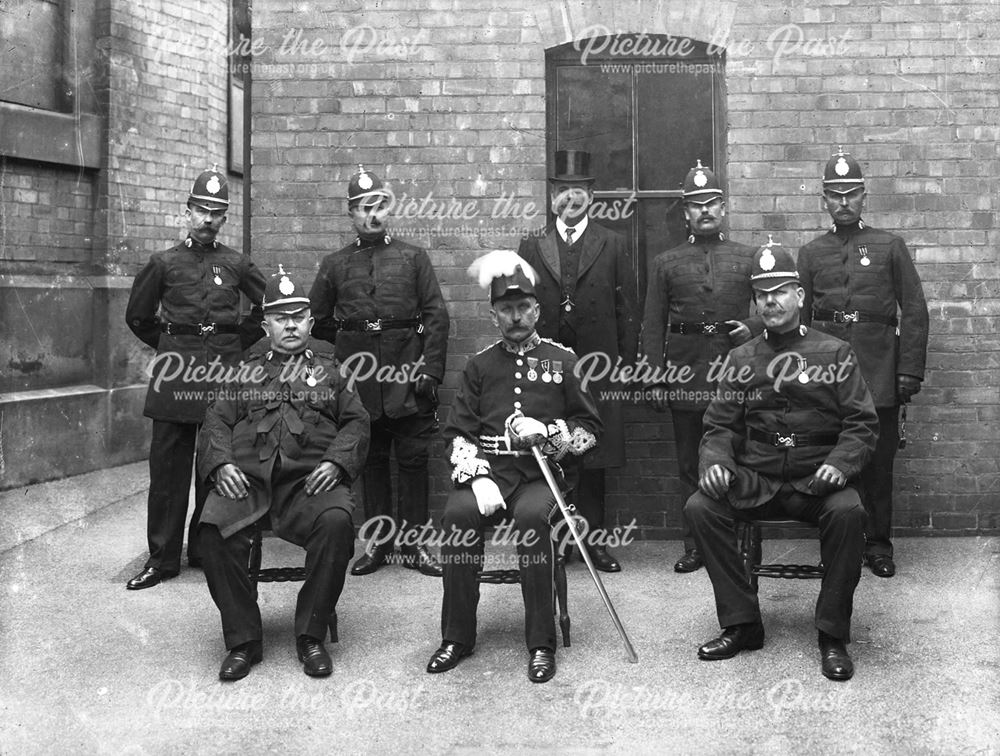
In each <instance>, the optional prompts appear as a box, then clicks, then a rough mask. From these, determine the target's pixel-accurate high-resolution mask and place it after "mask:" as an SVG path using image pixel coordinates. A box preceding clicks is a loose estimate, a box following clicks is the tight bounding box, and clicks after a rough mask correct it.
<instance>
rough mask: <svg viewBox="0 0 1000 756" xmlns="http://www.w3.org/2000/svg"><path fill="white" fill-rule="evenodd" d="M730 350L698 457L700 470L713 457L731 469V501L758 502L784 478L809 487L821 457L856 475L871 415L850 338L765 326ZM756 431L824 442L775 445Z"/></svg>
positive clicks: (867, 450) (863, 460)
mask: <svg viewBox="0 0 1000 756" xmlns="http://www.w3.org/2000/svg"><path fill="white" fill-rule="evenodd" d="M729 357H730V361H731V365H732V367H733V370H732V372H731V373H729V374H727V376H726V377H725V378H723V379H722V380H721V381H720V382H719V386H718V394H717V395H716V397H715V398H714V399H713V400H712V403H711V404H709V405H708V409H707V410H706V411H705V420H704V427H705V434H704V436H702V440H701V447H700V449H699V460H698V461H699V474H704V472H705V471H706V470H707V469H708V468H709V467H711V466H712V465H716V464H718V465H722V466H723V467H724V468H726V469H727V470H729V471H730V472H732V473H733V474H734V475H735V476H736V477H735V480H734V482H733V485H732V487H731V488H730V490H729V491H728V492H727V495H728V497H729V503H730V504H732V506H734V507H736V508H737V509H749V508H753V507H757V506H760V505H761V504H764V503H765V502H767V501H770V500H771V499H772V498H774V496H775V495H776V494H777V492H778V489H779V488H781V485H782V484H783V483H790V484H791V485H792V487H793V488H795V490H797V491H800V492H802V493H813V492H812V491H810V488H809V484H810V481H811V479H812V477H813V475H815V473H816V471H817V470H818V469H819V468H820V466H822V465H824V464H829V465H832V466H833V467H836V468H837V469H838V470H840V472H842V473H843V474H844V476H845V477H846V478H847V479H848V480H849V481H851V480H853V479H855V478H857V476H858V474H859V473H860V472H861V470H862V468H863V467H864V466H865V464H867V462H868V459H869V458H870V457H871V454H872V452H873V451H874V449H875V441H876V439H877V438H878V415H877V414H876V413H875V405H874V404H873V403H872V398H871V394H870V393H869V392H868V388H867V387H866V386H865V381H864V378H862V376H861V370H860V369H859V368H858V361H857V356H856V355H855V354H854V350H853V349H851V346H850V345H849V344H847V343H846V342H844V341H841V340H840V339H837V338H834V337H833V336H830V335H828V334H825V333H823V332H822V331H818V330H816V329H813V328H807V327H805V326H801V327H800V329H799V330H796V331H793V332H792V333H790V334H782V335H779V336H778V337H775V335H774V334H772V333H769V332H765V333H764V334H762V335H761V336H757V337H756V338H754V339H751V340H750V341H748V342H747V343H745V344H743V345H741V346H738V347H736V348H735V349H733V350H732V351H731V352H730V353H729ZM800 375H805V376H806V377H807V378H808V380H806V381H804V382H803V381H802V380H801V379H800V377H799V376H800ZM755 431H756V432H759V433H766V434H780V435H781V436H783V437H785V438H789V437H791V436H792V434H794V435H795V436H801V435H809V436H812V437H813V439H814V440H816V441H824V442H823V443H809V444H806V445H801V446H798V445H797V446H776V445H775V444H774V443H767V442H764V441H761V440H758V439H757V438H752V437H751V436H752V434H753V433H754V432H755ZM822 437H827V438H826V439H824V438H822ZM827 439H829V441H830V443H826V442H825V441H826V440H827Z"/></svg>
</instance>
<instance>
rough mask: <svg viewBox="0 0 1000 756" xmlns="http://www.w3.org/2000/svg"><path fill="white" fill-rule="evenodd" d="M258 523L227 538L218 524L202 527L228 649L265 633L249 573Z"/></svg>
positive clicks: (204, 550) (211, 583)
mask: <svg viewBox="0 0 1000 756" xmlns="http://www.w3.org/2000/svg"><path fill="white" fill-rule="evenodd" d="M254 527H255V526H253V525H251V526H250V527H247V528H244V529H243V530H240V531H239V532H237V533H234V534H233V535H231V536H230V537H229V538H223V537H222V534H221V533H220V532H219V529H218V528H217V527H216V526H215V525H211V524H205V525H201V526H200V527H199V528H198V540H199V544H200V546H201V558H202V566H203V569H204V571H205V581H206V582H207V583H208V590H209V593H211V595H212V600H213V601H214V602H215V605H216V606H217V607H218V608H219V614H220V615H221V617H222V636H223V639H224V641H225V643H226V648H227V649H233V648H235V647H236V646H239V645H241V644H243V643H247V642H249V641H260V640H261V638H262V637H263V635H262V630H261V621H260V608H259V607H258V606H257V601H256V600H255V599H254V595H253V583H251V581H250V576H249V574H248V573H247V564H248V562H249V560H250V544H251V542H252V539H253V534H254Z"/></svg>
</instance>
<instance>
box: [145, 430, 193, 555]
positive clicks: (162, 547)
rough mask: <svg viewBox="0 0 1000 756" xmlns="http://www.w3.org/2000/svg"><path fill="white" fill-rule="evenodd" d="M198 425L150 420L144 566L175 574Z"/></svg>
mask: <svg viewBox="0 0 1000 756" xmlns="http://www.w3.org/2000/svg"><path fill="white" fill-rule="evenodd" d="M197 438H198V426H197V425H195V424H193V423H168V422H165V421H162V420H154V421H153V436H152V440H151V442H150V446H149V498H148V499H147V507H146V508H147V514H146V517H147V521H146V537H147V541H148V544H149V559H147V560H146V567H158V568H159V569H161V570H163V571H165V572H178V571H179V570H180V566H181V548H182V546H183V543H184V520H185V518H186V516H187V505H188V493H189V491H190V488H191V469H192V464H193V461H194V450H195V443H196V441H197Z"/></svg>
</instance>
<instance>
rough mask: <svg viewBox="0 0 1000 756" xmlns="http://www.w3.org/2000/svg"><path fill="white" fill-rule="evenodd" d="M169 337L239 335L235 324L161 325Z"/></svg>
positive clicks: (238, 328)
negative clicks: (219, 334)
mask: <svg viewBox="0 0 1000 756" xmlns="http://www.w3.org/2000/svg"><path fill="white" fill-rule="evenodd" d="M160 330H161V331H163V332H164V333H165V334H167V335H168V336H211V335H212V334H213V333H239V332H240V327H239V326H238V325H236V324H235V323H228V324H227V323H160Z"/></svg>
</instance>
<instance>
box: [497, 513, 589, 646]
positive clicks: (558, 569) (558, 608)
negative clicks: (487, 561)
mask: <svg viewBox="0 0 1000 756" xmlns="http://www.w3.org/2000/svg"><path fill="white" fill-rule="evenodd" d="M487 532H488V531H487ZM483 537H484V538H485V537H486V535H484V536H483ZM552 553H553V554H555V564H554V565H553V568H552V585H553V588H554V590H553V596H552V612H553V613H554V614H555V613H557V614H558V615H559V630H560V632H561V633H562V642H563V647H564V648H569V647H570V637H569V628H570V620H569V609H568V608H567V604H566V558H565V557H564V556H563V555H562V554H560V553H559V544H558V543H557V542H553V548H552ZM479 582H480V583H493V584H495V585H500V584H503V585H518V584H520V582H521V572H520V570H516V569H509V570H483V571H481V572H480V573H479Z"/></svg>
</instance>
